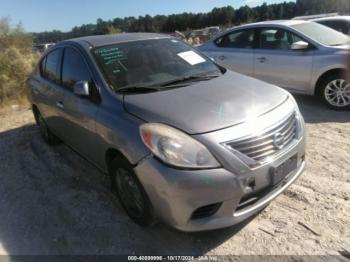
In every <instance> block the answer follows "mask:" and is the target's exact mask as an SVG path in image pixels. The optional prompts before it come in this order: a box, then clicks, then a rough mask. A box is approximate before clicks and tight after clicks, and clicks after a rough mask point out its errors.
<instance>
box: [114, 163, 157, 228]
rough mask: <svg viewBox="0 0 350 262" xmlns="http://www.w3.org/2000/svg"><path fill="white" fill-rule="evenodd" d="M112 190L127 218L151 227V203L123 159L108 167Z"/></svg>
mask: <svg viewBox="0 0 350 262" xmlns="http://www.w3.org/2000/svg"><path fill="white" fill-rule="evenodd" d="M109 172H110V177H111V184H112V190H113V192H114V193H115V194H116V195H117V197H118V199H119V201H120V203H121V205H122V206H123V208H124V210H125V211H126V213H127V214H128V215H129V217H130V218H131V219H132V220H133V221H134V222H136V223H137V224H139V225H141V226H151V225H153V224H154V223H155V217H154V213H153V209H152V205H151V202H150V201H149V199H148V196H147V195H146V192H145V191H144V189H143V187H142V185H141V183H140V182H139V180H138V179H137V177H136V175H135V174H134V171H133V169H132V166H131V165H130V164H129V163H128V162H127V161H126V160H123V159H115V160H114V161H113V162H112V163H111V165H110V170H109Z"/></svg>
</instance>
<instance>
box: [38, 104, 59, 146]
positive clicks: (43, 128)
mask: <svg viewBox="0 0 350 262" xmlns="http://www.w3.org/2000/svg"><path fill="white" fill-rule="evenodd" d="M33 114H34V118H35V122H36V124H37V125H38V127H39V130H40V134H41V137H42V138H43V140H44V141H45V142H46V143H47V144H48V145H56V144H58V143H59V142H60V140H59V139H58V138H57V137H56V136H55V135H54V134H53V133H52V132H51V131H50V129H49V128H48V126H47V124H46V122H45V119H44V118H43V117H42V115H41V114H40V112H39V111H38V110H37V109H34V110H33Z"/></svg>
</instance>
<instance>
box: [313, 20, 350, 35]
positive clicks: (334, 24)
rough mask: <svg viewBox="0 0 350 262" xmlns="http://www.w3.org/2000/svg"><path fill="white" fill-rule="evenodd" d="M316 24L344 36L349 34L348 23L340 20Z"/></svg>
mask: <svg viewBox="0 0 350 262" xmlns="http://www.w3.org/2000/svg"><path fill="white" fill-rule="evenodd" d="M318 23H320V24H322V25H325V26H328V27H330V28H333V29H334V30H337V31H339V32H342V33H344V34H348V33H349V29H350V28H349V22H347V21H341V20H327V21H319V22H318Z"/></svg>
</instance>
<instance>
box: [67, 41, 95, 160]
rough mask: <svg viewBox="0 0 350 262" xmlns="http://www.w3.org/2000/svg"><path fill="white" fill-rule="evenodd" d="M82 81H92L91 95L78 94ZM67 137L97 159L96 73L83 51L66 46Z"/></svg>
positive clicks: (74, 145)
mask: <svg viewBox="0 0 350 262" xmlns="http://www.w3.org/2000/svg"><path fill="white" fill-rule="evenodd" d="M78 81H88V82H89V87H90V96H89V97H81V96H77V95H75V94H74V90H73V89H74V85H75V84H76V83H77V82H78ZM62 87H63V88H64V89H65V96H64V101H63V106H64V109H63V113H64V122H65V124H64V129H65V134H64V140H65V142H66V143H68V144H69V145H71V146H72V147H73V148H74V149H76V150H77V151H78V152H79V153H81V154H82V155H83V156H85V157H86V158H88V159H90V160H91V161H93V162H94V160H95V159H94V155H95V151H94V148H96V147H95V143H96V141H97V139H96V134H95V118H96V113H97V110H98V106H99V101H98V92H97V89H96V85H95V81H94V80H93V76H92V72H91V70H90V68H89V66H88V64H87V62H86V60H85V58H84V57H83V55H82V53H81V52H80V51H79V50H78V49H77V48H75V47H65V48H64V54H63V61H62Z"/></svg>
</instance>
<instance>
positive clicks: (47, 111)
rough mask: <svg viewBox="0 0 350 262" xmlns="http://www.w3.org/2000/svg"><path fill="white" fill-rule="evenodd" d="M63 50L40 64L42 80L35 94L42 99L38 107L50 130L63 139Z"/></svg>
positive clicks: (37, 84) (47, 56) (55, 52)
mask: <svg viewBox="0 0 350 262" xmlns="http://www.w3.org/2000/svg"><path fill="white" fill-rule="evenodd" d="M61 57H62V48H56V49H54V50H52V51H51V52H49V53H48V54H47V55H46V56H45V57H44V58H43V59H42V61H41V64H40V71H41V72H40V74H41V77H40V79H37V80H38V81H37V83H36V86H35V87H33V92H34V93H36V94H38V96H39V97H40V99H39V103H38V107H39V110H40V113H41V115H42V116H43V117H44V118H45V121H46V123H47V125H48V127H49V128H50V130H51V131H52V132H53V133H54V134H56V135H57V136H59V137H62V132H63V130H62V121H63V119H62V111H61V110H62V102H63V99H64V92H63V90H62V88H61V86H60V74H61Z"/></svg>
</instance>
